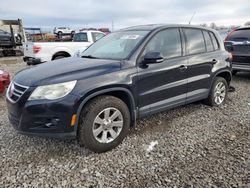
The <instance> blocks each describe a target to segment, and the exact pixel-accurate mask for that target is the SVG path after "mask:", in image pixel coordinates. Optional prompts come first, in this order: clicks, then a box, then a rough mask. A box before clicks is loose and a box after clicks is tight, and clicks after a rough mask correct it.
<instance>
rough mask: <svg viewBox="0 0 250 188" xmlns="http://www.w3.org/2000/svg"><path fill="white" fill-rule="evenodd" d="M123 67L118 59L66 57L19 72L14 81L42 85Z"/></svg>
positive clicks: (100, 73) (28, 84) (91, 75)
mask: <svg viewBox="0 0 250 188" xmlns="http://www.w3.org/2000/svg"><path fill="white" fill-rule="evenodd" d="M120 69H121V62H120V61H117V60H103V59H87V58H75V57H73V58H64V59H60V60H55V61H51V62H47V63H44V64H40V65H38V66H36V67H32V68H28V69H24V70H22V71H20V72H18V73H17V74H16V75H15V77H14V79H13V81H14V82H16V83H18V84H21V85H24V86H40V85H48V84H56V83H62V82H67V81H72V80H81V79H86V78H90V77H94V76H96V75H98V76H100V75H102V74H103V75H104V74H109V73H110V72H113V71H117V70H120Z"/></svg>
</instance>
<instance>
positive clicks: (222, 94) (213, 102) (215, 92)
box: [205, 77, 228, 106]
mask: <svg viewBox="0 0 250 188" xmlns="http://www.w3.org/2000/svg"><path fill="white" fill-rule="evenodd" d="M227 93H228V83H227V81H226V80H225V79H224V78H222V77H216V78H215V80H214V83H213V86H212V88H211V91H210V94H209V96H208V98H207V99H206V100H205V103H206V104H208V105H210V106H221V105H223V104H224V103H225V100H226V98H227Z"/></svg>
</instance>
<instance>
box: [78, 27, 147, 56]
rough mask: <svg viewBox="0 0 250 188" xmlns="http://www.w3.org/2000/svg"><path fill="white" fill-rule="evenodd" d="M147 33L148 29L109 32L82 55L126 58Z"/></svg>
mask: <svg viewBox="0 0 250 188" xmlns="http://www.w3.org/2000/svg"><path fill="white" fill-rule="evenodd" d="M147 33H148V31H121V32H115V33H111V34H109V35H107V36H105V37H103V38H102V39H100V40H98V41H97V42H96V43H94V44H93V45H92V46H90V47H89V48H88V49H87V50H86V51H84V52H83V54H82V55H83V57H94V58H100V59H116V60H122V59H126V58H127V57H128V56H129V55H130V53H131V52H132V51H133V50H134V48H135V47H136V45H137V44H139V42H140V41H142V39H143V38H144V37H145V36H146V35H147Z"/></svg>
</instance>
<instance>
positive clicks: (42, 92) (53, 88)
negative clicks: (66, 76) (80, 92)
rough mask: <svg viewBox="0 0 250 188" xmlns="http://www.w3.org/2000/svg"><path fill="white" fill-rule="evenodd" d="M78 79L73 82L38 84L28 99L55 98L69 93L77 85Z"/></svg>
mask: <svg viewBox="0 0 250 188" xmlns="http://www.w3.org/2000/svg"><path fill="white" fill-rule="evenodd" d="M76 82H77V81H76V80H75V81H71V82H65V83H59V84H53V85H46V86H38V87H37V88H36V89H35V90H34V91H33V93H32V94H31V96H30V97H29V99H28V100H38V99H48V100H55V99H59V98H62V97H65V96H66V95H68V94H69V93H70V92H71V91H72V90H73V89H74V87H75V85H76Z"/></svg>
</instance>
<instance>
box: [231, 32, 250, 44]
mask: <svg viewBox="0 0 250 188" xmlns="http://www.w3.org/2000/svg"><path fill="white" fill-rule="evenodd" d="M227 40H229V41H230V40H231V41H244V40H250V29H239V30H235V31H233V32H232V33H231V34H230V35H229V36H228V37H227Z"/></svg>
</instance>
